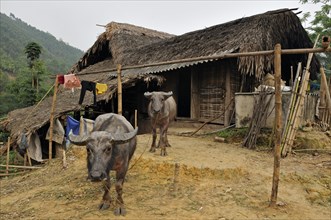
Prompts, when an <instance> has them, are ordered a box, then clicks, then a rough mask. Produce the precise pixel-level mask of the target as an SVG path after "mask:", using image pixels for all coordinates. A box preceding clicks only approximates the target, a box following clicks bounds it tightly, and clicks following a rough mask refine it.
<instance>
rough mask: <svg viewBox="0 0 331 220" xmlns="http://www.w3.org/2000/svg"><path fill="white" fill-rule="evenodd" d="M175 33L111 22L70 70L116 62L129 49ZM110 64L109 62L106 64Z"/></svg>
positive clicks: (74, 70) (75, 71)
mask: <svg viewBox="0 0 331 220" xmlns="http://www.w3.org/2000/svg"><path fill="white" fill-rule="evenodd" d="M173 36H174V35H171V34H167V33H164V32H159V31H155V30H151V29H147V28H143V27H138V26H134V25H131V24H123V23H117V22H111V23H109V24H107V25H106V31H105V32H104V33H102V34H101V35H100V36H99V37H98V39H97V41H96V42H95V43H94V44H93V46H92V47H91V48H90V49H89V50H88V51H87V52H86V53H85V54H84V55H83V57H82V58H81V59H80V60H79V61H78V62H77V64H75V65H74V66H73V68H72V69H71V71H70V72H72V73H77V72H79V71H81V70H83V69H85V68H86V67H88V66H90V65H93V64H96V63H98V62H100V61H104V60H109V59H111V60H112V62H113V63H112V64H110V66H113V64H114V63H115V64H116V63H118V64H120V63H119V62H116V61H117V60H116V58H117V57H122V54H123V53H124V52H125V51H127V50H132V49H136V48H139V47H141V46H143V45H147V44H151V43H155V42H159V41H161V40H164V39H167V38H170V37H173ZM106 66H107V67H110V66H109V63H108V64H107V65H106Z"/></svg>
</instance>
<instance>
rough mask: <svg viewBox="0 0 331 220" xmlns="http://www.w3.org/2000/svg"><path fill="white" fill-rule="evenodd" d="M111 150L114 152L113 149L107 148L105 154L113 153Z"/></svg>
mask: <svg viewBox="0 0 331 220" xmlns="http://www.w3.org/2000/svg"><path fill="white" fill-rule="evenodd" d="M111 150H112V147H106V148H105V149H104V152H105V153H108V154H109V153H111Z"/></svg>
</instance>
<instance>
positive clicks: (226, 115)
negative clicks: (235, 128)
mask: <svg viewBox="0 0 331 220" xmlns="http://www.w3.org/2000/svg"><path fill="white" fill-rule="evenodd" d="M225 71H226V72H225V106H228V105H229V104H230V102H231V73H230V68H225ZM231 109H232V108H227V109H224V111H225V112H224V126H225V127H227V126H229V125H230V123H231V121H230V117H231Z"/></svg>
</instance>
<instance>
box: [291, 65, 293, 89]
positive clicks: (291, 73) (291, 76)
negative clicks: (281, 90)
mask: <svg viewBox="0 0 331 220" xmlns="http://www.w3.org/2000/svg"><path fill="white" fill-rule="evenodd" d="M290 86H291V87H293V66H291V79H290Z"/></svg>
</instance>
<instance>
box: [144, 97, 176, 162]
mask: <svg viewBox="0 0 331 220" xmlns="http://www.w3.org/2000/svg"><path fill="white" fill-rule="evenodd" d="M144 95H145V97H146V98H148V99H149V100H150V102H149V104H148V115H149V117H150V118H151V124H152V130H153V142H152V146H151V149H150V150H149V151H150V152H155V148H156V147H160V148H161V156H166V155H167V151H166V147H170V144H169V141H168V136H167V132H168V127H169V123H170V122H171V121H173V120H174V119H175V117H176V110H177V107H176V102H175V100H174V98H173V97H172V92H145V93H144ZM157 128H160V140H159V144H158V146H156V145H155V142H156V136H157V135H156V129H157Z"/></svg>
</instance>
